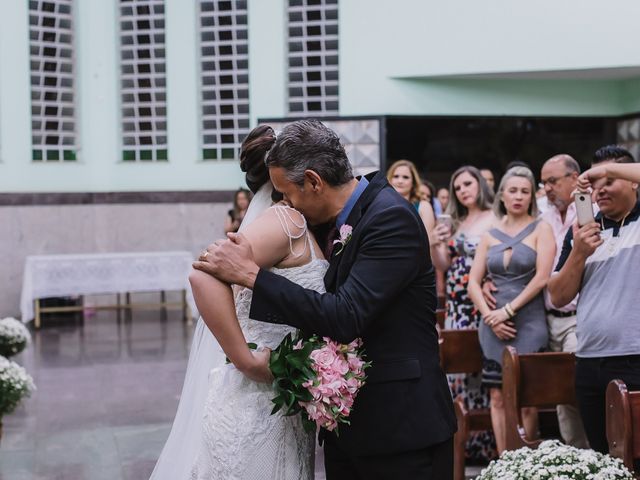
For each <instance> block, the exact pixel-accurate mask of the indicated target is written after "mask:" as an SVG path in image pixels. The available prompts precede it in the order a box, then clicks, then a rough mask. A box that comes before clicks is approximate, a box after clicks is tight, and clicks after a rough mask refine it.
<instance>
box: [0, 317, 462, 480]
mask: <svg viewBox="0 0 640 480" xmlns="http://www.w3.org/2000/svg"><path fill="white" fill-rule="evenodd" d="M192 329H193V328H192V326H189V325H186V324H184V323H183V322H182V321H181V319H180V315H179V313H178V312H171V311H170V312H168V317H167V319H166V320H162V319H161V316H160V315H159V314H158V313H157V312H152V311H140V312H138V311H136V312H134V315H133V320H132V321H131V322H125V321H122V322H120V323H118V321H117V320H116V315H115V313H113V312H100V313H98V314H97V315H96V316H93V317H91V318H87V319H86V320H85V322H84V325H82V324H74V323H73V322H70V323H59V322H56V324H55V325H46V322H45V327H44V328H42V329H41V330H40V331H37V332H34V336H33V337H34V342H33V345H31V346H30V347H29V349H28V350H27V351H25V352H24V353H23V354H21V355H20V356H18V357H17V360H18V362H19V363H21V364H22V365H24V366H25V367H26V368H27V370H28V371H29V372H30V373H31V374H32V375H33V377H34V380H35V382H36V385H37V387H38V391H37V392H36V393H35V394H34V395H33V398H31V399H29V400H27V401H26V402H25V404H24V405H23V406H22V407H20V408H19V409H18V410H17V411H16V412H15V413H13V414H12V415H9V416H6V417H4V418H3V423H4V434H3V437H2V442H1V444H0V480H41V479H47V480H102V479H105V480H107V479H108V480H146V479H148V478H149V475H150V473H151V471H152V470H153V467H154V465H155V462H156V460H157V458H158V455H159V454H160V451H161V449H162V446H163V445H164V442H165V440H166V438H167V436H168V435H169V430H170V428H171V421H172V419H173V416H174V414H175V410H176V407H177V404H178V398H179V394H180V390H181V388H182V381H183V376H184V371H185V369H186V362H187V358H188V355H189V347H190V343H191V334H192ZM469 473H471V472H469ZM316 479H318V480H324V472H323V468H322V456H321V452H319V458H318V461H317V469H316Z"/></svg>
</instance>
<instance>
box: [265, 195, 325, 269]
mask: <svg viewBox="0 0 640 480" xmlns="http://www.w3.org/2000/svg"><path fill="white" fill-rule="evenodd" d="M271 208H272V209H273V210H274V211H275V212H276V216H277V217H278V220H279V221H280V225H281V226H282V229H283V230H284V233H285V234H286V235H287V238H288V239H289V251H290V252H291V255H293V256H294V257H295V258H299V257H301V256H303V255H304V254H305V253H306V252H307V247H309V248H311V239H310V238H309V230H308V228H307V219H306V218H304V215H302V214H301V213H300V212H298V211H297V210H296V209H294V208H291V207H289V206H287V205H273V206H272V207H271ZM293 212H295V213H293ZM296 217H299V218H302V221H300V220H299V219H298V218H296ZM292 226H293V227H295V228H296V229H297V230H299V231H300V232H299V233H293V232H292V231H291V227H292ZM305 235H306V240H307V241H305V242H303V243H304V247H303V249H302V251H301V252H299V253H296V252H295V251H294V250H293V241H294V240H298V239H299V238H302V237H304V236H305ZM311 256H312V257H313V256H314V253H313V248H311Z"/></svg>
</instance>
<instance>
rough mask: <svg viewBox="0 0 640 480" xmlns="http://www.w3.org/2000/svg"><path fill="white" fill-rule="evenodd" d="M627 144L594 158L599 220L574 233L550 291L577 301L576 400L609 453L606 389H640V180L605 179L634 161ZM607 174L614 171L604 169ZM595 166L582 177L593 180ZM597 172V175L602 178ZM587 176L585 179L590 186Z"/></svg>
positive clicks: (595, 440) (560, 299) (559, 302)
mask: <svg viewBox="0 0 640 480" xmlns="http://www.w3.org/2000/svg"><path fill="white" fill-rule="evenodd" d="M633 162H634V159H633V157H632V155H631V154H630V153H629V152H628V151H627V150H625V149H623V148H620V147H618V146H615V145H610V146H606V147H603V148H601V149H599V150H598V151H597V152H596V153H595V155H594V160H593V164H592V165H593V166H596V165H597V167H596V168H594V169H592V170H596V169H597V174H598V175H599V176H598V177H597V178H598V179H599V180H598V182H596V183H595V184H594V185H593V186H594V191H593V195H594V197H595V200H596V202H597V203H598V207H599V208H600V212H599V213H598V214H597V215H596V217H595V221H593V222H590V223H587V224H585V225H583V226H580V227H579V226H578V225H577V223H576V224H574V225H573V228H572V229H571V230H569V231H568V233H567V236H566V238H565V240H564V243H563V247H562V252H561V255H560V259H559V261H558V264H557V266H556V272H557V273H555V274H554V275H553V276H552V277H551V279H550V280H549V285H548V290H549V293H550V296H551V301H552V303H553V304H554V305H556V306H564V305H567V304H569V303H570V302H571V301H572V300H573V299H574V298H575V296H576V295H577V294H578V293H579V294H580V296H579V298H578V303H577V340H578V341H577V349H576V357H577V365H576V397H577V400H578V406H579V408H580V413H581V416H582V420H583V422H584V427H585V430H586V433H587V438H588V440H589V444H590V445H591V448H593V449H594V450H596V451H599V452H602V453H607V452H608V445H607V439H606V428H605V425H606V423H605V418H606V417H605V412H606V409H605V392H606V388H607V385H608V383H609V381H611V380H613V379H615V378H620V379H622V380H623V381H624V382H625V383H626V384H627V386H628V387H629V389H630V390H638V389H640V336H639V335H638V334H637V332H638V331H639V329H640V310H638V308H637V301H636V296H637V281H636V280H637V279H636V275H637V273H636V272H637V271H638V270H639V269H640V222H639V221H638V219H639V217H640V204H639V203H638V197H637V190H638V183H636V182H634V181H632V180H633V178H632V179H631V180H627V179H625V178H624V177H622V176H618V177H615V176H613V175H612V176H608V177H607V178H606V179H601V177H602V175H601V173H602V170H603V168H602V167H606V166H607V165H612V166H614V165H615V164H625V163H633ZM604 171H605V174H606V168H605V169H604ZM590 172H591V170H589V171H587V172H585V174H583V177H581V178H586V179H589V178H590ZM594 177H595V176H594ZM584 183H586V181H584V182H583V184H584Z"/></svg>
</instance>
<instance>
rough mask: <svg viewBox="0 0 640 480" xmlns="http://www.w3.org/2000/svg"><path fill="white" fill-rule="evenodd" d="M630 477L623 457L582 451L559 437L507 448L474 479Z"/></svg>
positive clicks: (593, 479) (596, 479)
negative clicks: (516, 447)
mask: <svg viewBox="0 0 640 480" xmlns="http://www.w3.org/2000/svg"><path fill="white" fill-rule="evenodd" d="M614 479H625V480H626V479H628V480H633V475H632V474H631V472H629V470H628V469H627V468H626V467H625V466H624V465H623V463H622V460H620V459H618V458H613V457H610V456H609V455H603V454H602V453H598V452H595V451H593V450H581V449H579V448H574V447H571V446H569V445H565V444H563V443H561V442H559V441H558V440H546V441H544V442H542V443H541V444H540V446H539V447H538V448H537V449H535V450H532V449H530V448H528V447H524V448H520V449H518V450H511V451H506V452H504V453H503V454H502V456H501V457H500V458H499V459H498V460H494V461H492V462H491V463H490V464H489V466H488V467H487V468H485V469H484V470H482V472H480V476H478V477H477V478H476V480H614Z"/></svg>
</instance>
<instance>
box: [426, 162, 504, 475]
mask: <svg viewBox="0 0 640 480" xmlns="http://www.w3.org/2000/svg"><path fill="white" fill-rule="evenodd" d="M491 201H492V194H491V191H490V190H489V187H488V185H487V182H486V181H485V179H484V178H483V177H482V175H481V174H480V172H479V171H478V169H477V168H475V167H472V166H464V167H461V168H459V169H458V170H456V171H455V172H454V174H453V175H452V176H451V181H450V185H449V203H448V205H447V208H446V210H445V212H446V213H445V214H444V215H441V216H440V217H439V219H438V222H437V225H436V228H435V229H434V232H433V235H432V242H431V258H432V259H433V264H434V265H435V267H436V268H439V269H442V270H443V271H444V272H446V301H447V315H446V319H445V328H447V329H455V330H465V329H477V328H478V327H479V326H480V321H481V316H480V314H479V312H478V311H477V309H476V308H475V307H474V305H473V302H472V301H471V299H470V298H469V296H468V294H467V285H468V282H469V271H470V270H471V264H472V262H473V258H474V256H475V252H476V247H477V245H478V243H479V242H480V238H481V237H482V235H483V234H484V233H485V232H487V231H488V230H489V229H490V228H491V226H492V225H493V222H494V220H495V217H494V215H493V212H492V211H491ZM447 377H448V380H449V387H450V388H451V394H452V395H453V397H454V398H458V397H460V398H462V399H463V400H464V402H465V405H466V407H467V408H468V409H472V408H489V392H488V390H487V389H485V388H484V387H483V386H482V384H481V376H480V374H470V375H467V374H454V375H447ZM466 456H467V460H469V461H472V462H480V463H482V462H486V461H487V460H491V459H492V458H494V457H495V446H494V440H493V436H492V434H491V432H488V431H487V432H478V433H476V434H474V435H472V436H471V437H470V440H469V441H468V442H467V445H466Z"/></svg>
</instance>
